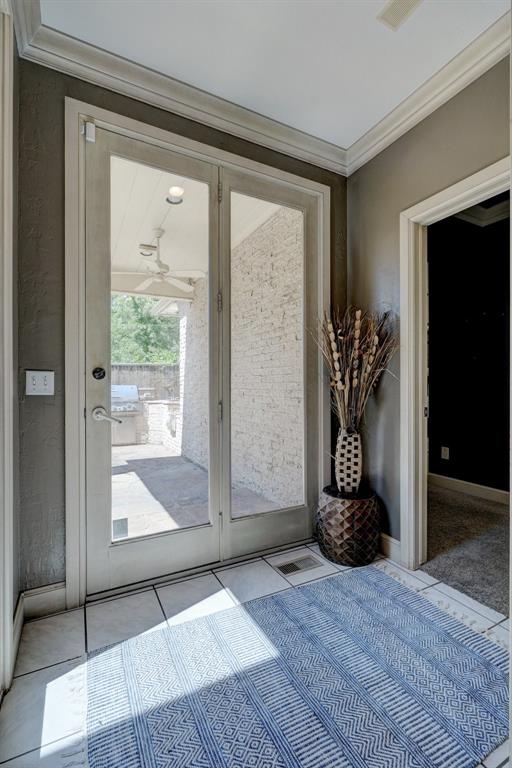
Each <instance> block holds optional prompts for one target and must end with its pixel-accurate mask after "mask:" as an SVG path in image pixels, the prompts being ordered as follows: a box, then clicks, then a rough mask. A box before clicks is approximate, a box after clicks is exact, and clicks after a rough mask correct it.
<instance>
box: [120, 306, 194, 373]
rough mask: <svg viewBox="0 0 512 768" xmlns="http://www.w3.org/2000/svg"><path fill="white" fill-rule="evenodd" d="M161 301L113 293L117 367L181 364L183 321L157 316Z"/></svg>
mask: <svg viewBox="0 0 512 768" xmlns="http://www.w3.org/2000/svg"><path fill="white" fill-rule="evenodd" d="M157 301H158V299H151V298H149V297H147V296H131V295H128V294H125V293H113V294H112V299H111V334H112V335H111V344H112V362H113V363H170V364H173V363H177V362H178V361H179V356H180V321H179V318H178V317H176V316H173V315H153V314H152V313H151V310H152V308H153V307H154V306H155V304H156V302H157Z"/></svg>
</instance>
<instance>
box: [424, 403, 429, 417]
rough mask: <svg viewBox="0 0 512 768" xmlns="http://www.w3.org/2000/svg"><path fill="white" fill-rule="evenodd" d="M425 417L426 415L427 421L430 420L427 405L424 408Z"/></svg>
mask: <svg viewBox="0 0 512 768" xmlns="http://www.w3.org/2000/svg"><path fill="white" fill-rule="evenodd" d="M423 415H424V417H425V418H426V419H428V405H426V406H425V407H424V408H423Z"/></svg>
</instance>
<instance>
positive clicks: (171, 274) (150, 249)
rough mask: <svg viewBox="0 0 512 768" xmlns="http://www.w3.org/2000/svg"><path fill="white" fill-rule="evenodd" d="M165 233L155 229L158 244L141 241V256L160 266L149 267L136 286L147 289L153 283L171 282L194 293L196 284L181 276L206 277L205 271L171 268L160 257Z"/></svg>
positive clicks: (181, 289) (140, 289)
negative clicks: (144, 277) (145, 275)
mask: <svg viewBox="0 0 512 768" xmlns="http://www.w3.org/2000/svg"><path fill="white" fill-rule="evenodd" d="M163 235H164V230H163V229H155V239H156V245H150V244H148V243H140V245H139V251H140V254H141V256H143V258H145V259H152V261H153V263H154V264H155V265H156V266H157V267H158V271H155V270H153V269H148V270H147V272H148V277H147V278H146V279H145V280H143V281H142V283H140V284H139V285H137V286H136V288H135V290H136V291H137V292H138V291H145V290H147V289H148V288H149V286H150V285H152V284H153V283H158V282H160V283H170V284H171V285H174V286H175V287H176V288H179V289H180V291H183V292H184V293H192V292H193V290H194V286H193V285H191V284H190V283H189V282H185V280H181V279H180V278H181V277H188V278H199V277H204V275H205V273H204V272H201V270H184V269H181V270H176V271H175V270H171V268H170V267H169V265H168V264H166V263H165V262H164V261H162V259H161V258H160V240H161V238H162V237H163Z"/></svg>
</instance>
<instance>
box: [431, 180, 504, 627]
mask: <svg viewBox="0 0 512 768" xmlns="http://www.w3.org/2000/svg"><path fill="white" fill-rule="evenodd" d="M509 233H510V202H509V193H508V192H503V193H500V194H498V195H494V196H493V197H491V198H488V199H486V200H483V201H481V202H479V203H478V204H476V205H473V206H471V207H469V208H467V209H464V210H462V211H460V212H458V213H456V214H454V215H452V216H449V217H448V218H445V219H442V220H441V221H438V222H436V223H434V224H432V225H430V226H428V228H427V284H428V300H427V312H426V322H427V328H428V335H427V338H428V342H427V377H428V378H427V382H428V383H427V387H428V418H427V424H428V426H427V429H428V495H427V542H426V543H427V547H426V549H427V552H426V561H425V562H424V563H423V565H422V567H423V568H424V570H426V571H427V572H428V573H429V574H430V575H432V576H434V577H435V578H437V579H439V580H440V581H443V582H445V583H446V584H449V585H450V586H452V587H454V588H456V589H458V590H460V591H462V592H464V593H466V594H468V595H469V596H470V597H473V598H474V599H476V600H478V601H479V602H481V603H483V604H485V605H488V606H489V607H491V608H494V609H495V610H497V611H499V612H501V613H505V614H506V613H507V612H508V590H509V586H508V581H509V578H508V574H509V552H508V542H509V506H508V503H509V364H510V353H509V349H510V338H509V337H510V333H509V327H510V288H509V285H510V263H509V261H510V259H509V241H510V234H509Z"/></svg>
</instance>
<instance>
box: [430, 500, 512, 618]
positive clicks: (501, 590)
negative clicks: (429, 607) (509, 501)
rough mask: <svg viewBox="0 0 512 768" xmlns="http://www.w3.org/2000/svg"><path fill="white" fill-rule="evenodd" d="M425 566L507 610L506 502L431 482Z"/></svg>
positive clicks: (507, 554) (491, 603) (507, 529)
mask: <svg viewBox="0 0 512 768" xmlns="http://www.w3.org/2000/svg"><path fill="white" fill-rule="evenodd" d="M422 569H423V570H424V571H426V572H427V573H429V574H430V575H431V576H434V577H435V578H437V579H439V580H440V581H444V582H445V583H446V584H449V585H450V586H452V587H454V588H455V589H459V590H460V591H461V592H464V593H465V594H467V595H469V596H470V597H473V598H475V600H478V601H480V602H481V603H485V605H488V606H490V607H491V608H494V609H495V610H497V611H500V613H504V614H506V615H508V612H509V610H508V590H509V580H508V573H509V511H508V507H507V506H506V505H505V504H499V503H497V502H494V501H486V500H485V499H477V498H475V497H473V496H468V495H467V494H465V493H458V492H456V491H448V490H445V489H444V488H437V487H431V488H430V489H429V500H428V562H427V563H425V564H424V565H422Z"/></svg>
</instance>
